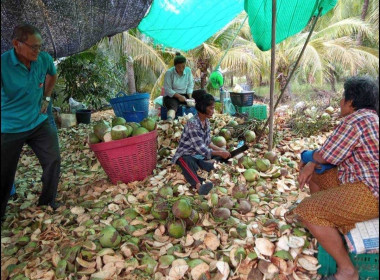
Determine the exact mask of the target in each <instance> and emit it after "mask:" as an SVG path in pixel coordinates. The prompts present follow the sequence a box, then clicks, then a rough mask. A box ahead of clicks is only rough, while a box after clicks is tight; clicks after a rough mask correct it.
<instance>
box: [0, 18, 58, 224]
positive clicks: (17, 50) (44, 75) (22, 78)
mask: <svg viewBox="0 0 380 280" xmlns="http://www.w3.org/2000/svg"><path fill="white" fill-rule="evenodd" d="M12 44H13V48H12V49H11V50H9V51H6V52H4V53H3V54H2V55H1V213H0V214H1V219H3V218H4V215H5V212H6V206H7V204H8V199H9V196H10V192H11V188H12V184H13V181H14V177H15V174H16V169H17V163H18V160H19V158H20V154H21V151H22V147H23V145H24V144H28V145H29V146H30V147H31V148H32V150H33V151H34V153H35V154H36V156H37V158H38V159H39V161H40V164H41V166H42V169H43V174H42V178H41V180H42V185H43V188H42V193H41V195H40V198H39V201H38V205H41V206H42V205H49V206H51V207H52V208H53V209H56V208H58V207H59V206H60V204H59V203H57V202H56V201H55V198H56V195H57V188H58V182H59V176H60V165H61V158H60V152H59V145H58V135H57V132H56V130H55V129H54V128H53V126H52V125H51V124H50V123H49V120H48V115H47V108H48V105H49V102H50V96H51V93H52V91H53V88H54V85H55V82H56V80H57V70H56V68H55V66H54V62H53V59H52V57H51V56H50V55H49V54H48V53H46V52H41V46H42V38H41V32H40V31H39V30H38V29H37V28H35V27H34V26H32V25H29V24H21V25H18V26H16V27H15V29H14V31H13V35H12Z"/></svg>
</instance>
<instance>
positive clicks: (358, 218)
mask: <svg viewBox="0 0 380 280" xmlns="http://www.w3.org/2000/svg"><path fill="white" fill-rule="evenodd" d="M378 96H379V89H378V85H377V84H376V82H375V81H374V80H372V79H371V78H369V77H352V78H349V79H348V80H347V81H346V82H345V84H344V93H343V98H342V100H341V101H340V110H341V111H340V113H341V116H342V117H343V120H342V121H341V123H340V124H339V125H338V126H337V127H336V129H335V130H334V131H333V133H332V134H331V135H330V137H329V138H328V139H327V140H326V142H325V143H324V144H323V145H322V148H320V149H319V150H317V151H316V152H314V154H313V157H312V160H311V161H310V162H308V163H303V162H301V163H300V174H299V178H298V182H299V186H300V188H301V189H302V188H303V187H304V185H305V184H308V185H309V188H310V192H311V196H310V197H308V198H305V199H304V200H303V201H302V202H301V203H300V204H299V205H298V206H297V207H296V208H295V209H293V210H291V211H290V212H288V213H287V216H289V214H294V216H293V217H294V218H296V219H299V220H300V221H301V222H302V223H303V224H304V225H305V226H306V227H307V228H308V229H309V230H310V232H311V233H312V234H313V235H314V237H315V238H316V239H317V240H318V242H319V243H320V244H321V246H322V247H323V248H324V249H325V250H326V251H327V252H328V253H329V254H330V255H331V256H332V257H333V258H334V259H335V261H336V263H337V268H338V269H337V273H336V274H335V275H330V276H328V277H324V278H323V279H330V280H333V279H338V280H343V279H344V280H358V279H359V275H358V271H357V270H356V269H355V268H354V266H353V264H352V262H351V260H350V258H349V255H348V252H347V250H346V248H345V246H344V243H343V240H342V237H341V235H340V233H343V234H346V233H347V232H348V231H350V230H351V229H353V228H354V227H355V223H358V222H363V221H366V220H370V219H374V218H377V217H379V212H378V211H379V116H378V102H379V100H378V98H379V97H378ZM326 163H329V164H333V165H336V166H337V167H336V168H333V169H330V170H328V171H325V172H324V173H323V174H317V173H316V172H315V168H316V167H318V165H319V164H326ZM339 232H340V233H339Z"/></svg>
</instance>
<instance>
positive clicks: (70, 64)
mask: <svg viewBox="0 0 380 280" xmlns="http://www.w3.org/2000/svg"><path fill="white" fill-rule="evenodd" d="M122 73H123V72H122V71H121V70H120V69H118V68H117V65H115V64H113V63H112V62H111V61H110V59H109V58H108V56H106V55H105V54H104V53H102V52H96V51H95V50H94V49H91V50H89V51H85V52H82V53H79V54H76V55H72V56H70V57H68V58H66V59H64V60H63V61H61V62H60V63H59V64H58V75H59V79H61V81H59V82H61V83H63V84H64V88H63V90H62V91H61V92H60V93H59V95H61V96H60V97H58V98H57V100H60V101H61V102H62V103H63V101H62V100H61V99H63V100H64V101H66V102H67V101H68V99H69V98H70V97H72V98H74V99H75V100H76V101H79V102H83V103H85V104H86V105H87V106H88V107H89V108H92V109H95V110H97V109H100V108H101V107H102V106H103V105H104V103H106V102H108V100H109V99H110V98H111V97H113V95H114V94H115V92H118V91H120V90H124V85H123V80H124V79H123V74H122Z"/></svg>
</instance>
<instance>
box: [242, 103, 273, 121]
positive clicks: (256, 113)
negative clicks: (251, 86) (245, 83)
mask: <svg viewBox="0 0 380 280" xmlns="http://www.w3.org/2000/svg"><path fill="white" fill-rule="evenodd" d="M236 109H237V111H238V112H239V113H248V118H249V119H253V118H255V119H258V120H265V119H266V118H267V105H265V104H253V105H252V106H243V107H239V106H236Z"/></svg>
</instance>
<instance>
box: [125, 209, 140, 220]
mask: <svg viewBox="0 0 380 280" xmlns="http://www.w3.org/2000/svg"><path fill="white" fill-rule="evenodd" d="M138 215H139V214H138V213H137V212H136V210H135V209H133V208H128V209H127V210H125V211H124V215H123V217H124V219H126V220H127V221H129V222H130V221H132V220H134V219H135V218H136V217H137V216H138Z"/></svg>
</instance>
